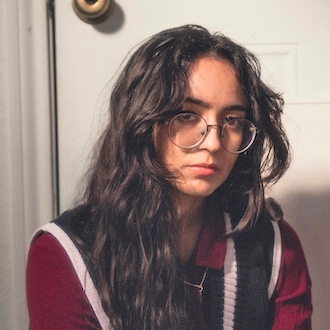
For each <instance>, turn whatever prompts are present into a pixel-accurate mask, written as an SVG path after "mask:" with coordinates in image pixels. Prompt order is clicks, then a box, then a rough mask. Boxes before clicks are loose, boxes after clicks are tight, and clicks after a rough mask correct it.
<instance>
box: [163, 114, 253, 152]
mask: <svg viewBox="0 0 330 330" xmlns="http://www.w3.org/2000/svg"><path fill="white" fill-rule="evenodd" d="M183 114H191V115H194V116H196V117H199V118H200V119H201V120H203V121H204V123H205V126H206V130H205V133H204V135H203V136H202V138H201V140H200V141H198V142H197V143H195V144H193V145H191V146H189V147H184V146H180V145H178V144H177V143H175V142H174V140H173V139H172V138H171V134H170V127H171V124H172V122H173V120H174V119H175V118H177V117H178V116H181V115H183ZM234 120H239V121H244V122H248V123H249V124H250V126H251V128H250V129H252V130H253V135H252V138H251V141H250V142H249V144H248V145H247V146H246V147H245V148H243V149H242V150H239V151H231V150H228V149H227V148H226V147H225V146H224V144H223V142H222V130H223V128H224V127H225V126H226V125H228V124H230V123H231V122H233V121H234ZM165 124H166V125H167V133H168V136H169V138H170V140H171V142H172V143H173V144H175V145H176V146H177V147H179V148H181V149H192V148H195V147H197V146H198V145H200V144H201V143H202V142H203V141H204V140H205V138H206V137H207V135H208V133H209V132H210V128H212V127H214V128H217V129H218V130H219V139H220V142H221V145H222V147H223V148H224V149H225V150H226V151H228V152H229V153H232V154H241V153H243V152H245V151H247V150H248V149H249V148H250V147H251V146H252V144H253V143H254V141H255V139H256V137H257V132H258V129H257V127H256V126H255V125H254V124H253V123H252V121H250V120H248V119H246V118H232V119H229V120H228V121H226V122H225V123H223V124H222V125H216V124H208V123H207V121H206V119H205V118H204V117H202V116H201V115H198V114H197V113H193V112H179V113H177V114H175V115H174V116H173V117H172V118H171V119H169V120H167V121H166V122H165Z"/></svg>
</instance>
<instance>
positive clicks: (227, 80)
mask: <svg viewBox="0 0 330 330" xmlns="http://www.w3.org/2000/svg"><path fill="white" fill-rule="evenodd" d="M188 86H189V90H188V97H189V96H192V97H194V98H198V99H200V100H203V101H205V102H207V103H209V104H211V105H214V106H216V105H218V106H220V105H221V104H226V105H229V104H230V103H237V104H242V105H244V104H245V103H246V101H245V94H244V92H243V88H242V87H241V84H240V82H239V80H238V79H237V75H236V71H235V68H234V67H233V65H232V64H231V63H230V62H228V61H226V60H219V59H216V58H214V57H201V58H199V59H197V60H195V61H194V63H193V64H192V66H191V69H190V72H189V76H188Z"/></svg>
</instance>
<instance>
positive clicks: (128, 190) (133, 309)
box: [84, 25, 289, 329]
mask: <svg viewBox="0 0 330 330" xmlns="http://www.w3.org/2000/svg"><path fill="white" fill-rule="evenodd" d="M202 56H213V57H214V58H217V59H221V60H227V61H228V62H230V63H231V64H232V65H233V67H234V68H235V71H236V74H237V78H238V80H239V82H240V84H241V86H242V88H243V90H244V93H245V97H246V100H247V103H248V107H249V108H248V114H247V117H248V119H250V120H251V121H252V122H253V123H254V124H255V125H256V126H257V128H258V135H257V139H256V141H255V143H254V145H253V147H252V148H251V149H250V150H248V151H247V152H246V153H245V154H243V155H240V156H239V158H238V160H237V162H236V164H235V166H234V168H233V170H232V173H231V174H230V176H229V178H228V179H227V181H226V182H225V183H224V184H223V185H222V186H221V187H219V188H218V189H217V190H216V191H215V192H214V193H213V194H212V195H211V196H210V197H209V202H210V203H211V204H212V207H213V208H214V209H215V210H216V211H217V212H223V211H224V210H225V211H227V212H229V213H230V214H232V213H235V214H239V217H238V221H237V223H236V227H235V228H234V229H233V234H237V233H239V232H241V231H243V230H245V229H246V228H248V227H253V224H254V223H255V222H257V221H258V219H259V218H260V214H261V213H262V212H263V210H264V187H265V185H266V184H268V183H269V182H272V181H273V182H274V181H277V180H278V179H279V178H280V177H281V176H282V175H283V173H284V172H285V170H286V169H287V167H288V164H289V145H288V141H287V138H286V135H285V133H284V131H283V129H282V124H281V119H280V117H281V113H282V107H283V100H282V98H281V97H280V95H279V94H277V93H275V92H274V91H272V90H271V89H270V88H269V87H267V86H266V85H265V84H264V83H263V82H262V81H261V79H260V68H259V63H258V61H257V60H256V58H255V57H254V56H253V55H252V54H251V53H249V52H248V51H247V50H246V49H245V48H244V47H241V46H239V45H238V44H236V43H234V42H233V41H232V40H230V39H229V38H227V37H225V36H223V35H222V34H220V33H216V34H210V33H209V32H208V31H207V30H206V29H204V28H203V27H201V26H195V25H186V26H182V27H179V28H174V29H169V30H166V31H163V32H161V33H159V34H157V35H155V36H153V37H151V38H150V39H148V40H147V41H146V42H145V43H144V44H142V46H140V47H139V48H138V49H137V51H136V52H135V53H134V54H133V55H132V56H131V57H130V59H129V60H128V63H127V64H126V66H125V68H124V69H123V71H122V73H121V75H120V77H119V79H118V81H117V84H116V85H115V87H114V90H113V92H112V95H111V101H110V114H109V122H108V125H107V128H106V129H105V131H104V133H103V135H102V137H101V140H100V143H99V144H98V147H97V151H96V156H95V161H94V162H93V164H92V166H91V172H90V177H89V182H88V186H87V189H86V191H85V199H84V203H85V204H86V205H88V206H89V207H90V208H91V210H92V220H91V221H92V222H93V224H94V227H95V231H96V239H95V243H94V248H93V255H92V260H93V264H94V265H95V270H96V272H97V274H98V278H99V281H98V291H99V293H100V296H101V300H102V304H103V307H104V310H105V312H106V313H107V315H108V316H109V318H110V320H111V326H112V327H114V328H115V329H184V328H189V329H191V328H193V317H192V315H190V314H191V313H190V310H189V304H187V293H186V292H185V291H186V290H185V286H184V283H183V281H182V278H183V276H184V275H183V267H182V265H181V263H180V261H179V258H178V253H177V250H176V246H175V240H176V235H177V229H178V228H177V220H176V213H175V210H174V206H173V205H172V202H171V198H170V193H171V183H170V182H171V180H170V175H171V174H170V173H168V172H167V171H166V168H165V167H164V165H163V164H162V163H161V162H160V161H159V160H158V159H157V155H156V152H155V148H154V144H153V139H152V131H153V127H154V125H155V124H157V123H160V122H164V121H165V120H166V119H168V118H169V116H170V115H171V113H172V111H173V109H179V108H180V107H181V106H182V104H183V102H184V100H185V99H186V97H187V91H188V77H189V72H190V68H191V65H192V63H193V62H194V61H195V60H196V59H197V58H200V57H202Z"/></svg>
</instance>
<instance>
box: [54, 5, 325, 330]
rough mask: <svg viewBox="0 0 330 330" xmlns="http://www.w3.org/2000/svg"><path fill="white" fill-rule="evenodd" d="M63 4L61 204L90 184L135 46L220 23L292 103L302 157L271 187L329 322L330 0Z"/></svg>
mask: <svg viewBox="0 0 330 330" xmlns="http://www.w3.org/2000/svg"><path fill="white" fill-rule="evenodd" d="M55 5H56V60H57V95H58V99H57V105H58V137H59V138H58V141H59V159H58V162H59V191H60V208H61V211H63V210H65V209H66V208H68V207H70V206H71V205H72V203H73V201H74V198H75V196H76V194H77V191H79V189H80V188H81V186H82V184H81V177H82V175H83V173H84V171H85V170H86V169H87V165H88V162H89V160H90V157H91V148H92V145H93V144H94V142H95V139H96V137H97V136H98V134H99V132H100V130H101V128H102V126H103V125H104V121H105V118H106V111H107V104H108V99H109V93H110V90H111V86H112V84H113V81H114V80H115V77H116V74H117V72H118V71H117V70H118V67H120V66H121V63H122V60H123V58H124V57H125V56H126V54H127V52H129V51H130V50H131V49H132V48H133V47H135V46H136V45H138V44H139V43H140V42H141V41H142V40H144V39H146V38H147V37H149V36H150V35H152V34H154V33H156V32H159V31H160V30H163V29H165V28H169V27H174V26H178V25H182V24H187V23H197V24H201V25H203V26H205V27H207V28H209V29H210V30H211V31H221V32H223V33H224V34H226V35H227V36H229V37H231V38H233V39H235V40H236V41H238V42H240V43H242V44H244V45H246V46H247V47H248V48H249V49H250V50H252V51H253V52H255V53H256V55H257V56H258V58H259V59H260V60H261V62H262V66H263V76H264V78H265V80H266V81H268V82H269V83H270V84H271V85H273V86H275V87H276V89H277V90H279V91H282V92H283V93H284V97H285V99H286V101H287V106H286V109H285V116H284V121H285V124H286V129H287V131H288V134H289V137H290V139H291V143H292V146H293V151H294V160H293V163H292V167H291V168H290V170H289V171H288V173H287V175H286V176H285V177H284V179H283V180H282V181H280V182H279V184H278V185H277V186H275V187H273V188H271V189H270V194H272V195H275V196H276V198H277V199H279V200H280V201H281V202H282V205H283V207H284V210H285V213H286V218H287V219H288V221H289V222H291V223H292V224H293V225H294V227H295V229H296V230H297V232H298V233H299V235H300V237H301V239H302V241H303V242H302V243H303V246H304V248H305V251H306V256H307V260H308V262H309V265H310V272H311V275H312V279H313V281H314V304H315V316H314V327H315V328H316V329H326V328H327V327H326V326H325V325H326V324H330V318H329V316H328V315H324V314H325V313H323V314H322V312H321V311H320V310H319V309H318V305H319V304H322V305H326V303H327V299H328V297H327V292H328V290H324V287H325V286H326V287H327V288H328V289H329V277H330V276H329V270H328V269H327V268H326V267H325V265H326V264H327V259H328V258H327V255H326V252H325V251H329V250H330V246H329V245H330V244H329V240H328V239H327V237H328V236H329V229H327V226H325V223H326V221H327V220H328V218H329V214H330V210H329V206H328V204H329V203H327V202H325V201H326V200H329V196H330V180H329V177H330V155H329V153H328V152H326V151H327V150H329V142H330V113H329V111H330V92H329V87H330V63H329V61H328V59H329V58H330V38H329V33H328V31H329V30H330V21H329V20H328V14H329V13H330V2H329V1H326V0H323V1H322V0H319V1H317V2H315V1H314V2H312V1H307V0H303V1H298V0H291V1H286V0H281V1H271V0H249V1H248V0H241V1H237V0H236V1H233V0H230V1H229V0H222V1H219V0H202V1H200V0H199V1H197V0H180V1H177V0H168V1H162V2H160V1H157V2H156V1H153V0H140V1H132V0H121V1H119V0H118V3H117V4H116V6H115V8H114V11H113V13H112V15H111V16H110V18H109V19H108V20H107V21H106V22H104V23H102V24H99V25H90V24H86V23H84V22H83V21H81V20H80V19H79V18H78V17H77V16H76V15H75V13H74V11H73V10H72V8H71V1H69V0H66V1H64V0H58V1H55ZM325 32H326V33H325ZM298 206H299V207H298ZM305 208H306V210H305ZM307 210H308V211H309V212H307ZM311 210H313V212H311ZM305 211H306V212H305ZM307 215H308V217H307ZM312 231H313V239H310V233H311V232H312ZM321 310H323V308H322V309H321Z"/></svg>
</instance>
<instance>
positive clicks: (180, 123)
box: [168, 113, 256, 153]
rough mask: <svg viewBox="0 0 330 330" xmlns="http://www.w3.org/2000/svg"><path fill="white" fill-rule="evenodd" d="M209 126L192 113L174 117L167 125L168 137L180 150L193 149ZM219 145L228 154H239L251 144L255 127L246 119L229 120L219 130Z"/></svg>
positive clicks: (205, 133)
mask: <svg viewBox="0 0 330 330" xmlns="http://www.w3.org/2000/svg"><path fill="white" fill-rule="evenodd" d="M210 126H213V125H209V126H208V125H207V123H206V121H205V119H204V118H202V117H201V116H199V115H196V114H193V113H180V114H177V115H175V116H174V117H173V118H172V119H171V121H170V123H169V127H168V130H169V136H170V139H171V140H172V142H173V143H174V144H175V145H177V146H178V147H181V148H187V149H189V148H193V147H195V146H197V145H198V144H200V143H201V142H202V141H203V139H204V138H205V136H206V135H207V132H208V130H209V129H210ZM219 131H220V132H221V136H220V139H221V144H222V146H223V147H224V148H225V149H226V150H227V151H229V152H233V153H241V152H244V151H245V150H247V149H248V148H249V147H250V146H251V145H252V143H253V141H254V139H255V135H256V127H255V126H254V125H253V123H251V122H250V121H249V120H247V119H231V120H229V121H228V122H226V123H225V124H224V125H223V126H222V128H221V129H219Z"/></svg>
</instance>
